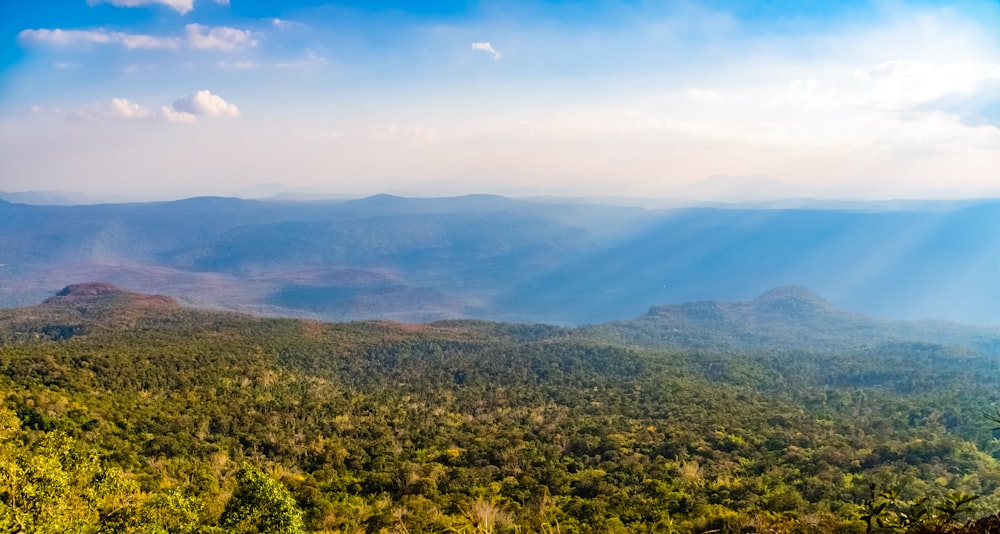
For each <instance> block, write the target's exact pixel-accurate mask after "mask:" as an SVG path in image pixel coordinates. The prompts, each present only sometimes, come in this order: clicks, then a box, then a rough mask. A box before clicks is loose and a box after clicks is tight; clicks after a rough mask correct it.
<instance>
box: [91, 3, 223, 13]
mask: <svg viewBox="0 0 1000 534" xmlns="http://www.w3.org/2000/svg"><path fill="white" fill-rule="evenodd" d="M216 2H217V3H220V4H228V3H229V0H221V1H220V0H216ZM87 3H88V4H90V5H95V4H111V5H113V6H118V7H140V6H147V5H153V4H162V5H165V6H167V7H170V8H172V9H174V10H176V11H177V12H178V13H180V14H181V15H185V14H187V13H188V12H190V11H191V10H192V9H194V0H87Z"/></svg>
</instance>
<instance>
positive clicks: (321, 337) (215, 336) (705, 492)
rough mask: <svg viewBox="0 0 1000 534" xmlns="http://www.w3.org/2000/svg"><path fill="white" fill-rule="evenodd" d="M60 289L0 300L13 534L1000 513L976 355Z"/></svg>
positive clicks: (665, 528) (807, 524)
mask: <svg viewBox="0 0 1000 534" xmlns="http://www.w3.org/2000/svg"><path fill="white" fill-rule="evenodd" d="M64 293H65V295H63V296H60V297H55V298H53V299H50V300H49V301H48V302H46V303H45V304H42V305H40V306H36V307H32V308H23V309H18V310H0V399H2V404H0V531H2V532H11V533H14V532H81V533H82V532H144V533H160V532H180V533H194V532H206V533H208V532H292V533H294V532H343V533H355V532H401V533H414V534H415V533H418V532H461V533H488V532H507V533H514V532H525V533H526V532H541V533H575V532H579V533H585V532H645V533H654V532H663V533H670V532H707V531H721V532H771V531H774V532H816V533H825V532H844V533H862V532H865V531H866V530H868V531H871V532H903V531H921V530H922V531H935V530H942V529H944V528H946V527H947V526H948V525H957V524H961V523H962V522H964V521H966V520H968V519H971V518H975V517H981V516H986V515H989V514H992V513H995V512H996V511H997V510H1000V498H998V488H1000V463H998V458H1000V441H998V439H997V436H996V435H994V431H993V430H992V427H994V426H996V423H994V422H992V421H991V420H990V419H989V418H988V417H987V416H988V415H989V414H995V413H997V412H996V411H995V406H997V403H998V401H1000V368H998V362H997V359H996V355H995V354H993V353H991V352H990V351H988V350H983V349H982V346H983V343H982V339H978V340H976V341H975V342H974V343H971V344H967V345H963V344H960V343H957V342H956V343H954V344H940V343H929V342H926V341H903V340H888V341H886V340H875V341H874V342H873V341H871V339H868V340H866V339H858V340H857V343H856V344H854V348H845V346H849V345H851V343H848V342H847V341H843V340H842V341H843V342H842V343H837V344H832V345H831V346H835V347H836V350H830V349H827V348H825V347H824V346H822V345H821V344H819V343H816V344H815V345H814V346H813V347H812V348H808V349H807V348H802V347H803V344H801V343H799V344H797V345H796V346H795V347H793V348H788V347H782V346H776V347H772V348H767V347H762V346H761V347H756V348H753V349H746V350H737V349H734V348H733V346H732V344H730V343H723V342H720V343H719V344H718V345H717V346H713V345H712V344H711V343H710V342H709V341H710V338H706V337H705V336H700V337H699V341H698V343H697V345H696V346H687V347H685V346H683V345H678V344H675V345H667V344H663V343H653V342H650V341H649V336H650V333H649V332H650V330H649V328H648V325H647V327H644V328H642V329H639V330H641V332H642V337H629V335H630V334H629V332H630V331H629V330H628V329H627V328H624V327H623V326H622V325H617V326H609V327H589V328H581V329H567V328H558V327H552V326H544V325H513V324H500V323H486V322H442V323H432V324H427V325H405V324H396V323H381V322H364V323H337V324H328V323H319V322H313V321H306V320H297V319H268V318H256V317H249V316H242V315H236V314H228V313H217V312H208V311H198V310H190V309H184V308H181V307H179V306H177V305H176V304H175V303H173V302H172V301H171V300H170V299H168V298H164V297H150V296H140V295H133V294H129V293H125V292H122V291H118V290H114V289H111V288H105V287H101V286H89V287H87V288H83V289H81V288H77V290H76V291H75V292H74V291H68V292H64ZM775 326H776V327H777V328H785V329H786V330H787V328H788V327H787V326H782V325H775ZM845 335H848V334H846V333H845ZM853 335H855V336H856V335H857V334H856V333H855V334H853ZM720 336H721V333H720ZM720 339H723V338H722V337H720ZM956 339H957V338H956ZM706 340H707V341H706ZM852 343H853V342H852Z"/></svg>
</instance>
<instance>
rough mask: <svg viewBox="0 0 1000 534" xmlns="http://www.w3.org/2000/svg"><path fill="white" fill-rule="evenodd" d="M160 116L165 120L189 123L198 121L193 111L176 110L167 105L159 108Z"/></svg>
mask: <svg viewBox="0 0 1000 534" xmlns="http://www.w3.org/2000/svg"><path fill="white" fill-rule="evenodd" d="M160 117H162V118H163V120H165V121H167V122H183V123H189V124H190V123H192V122H198V117H196V116H195V115H194V114H193V113H188V112H186V111H176V110H174V109H171V108H169V107H167V106H163V107H162V108H160Z"/></svg>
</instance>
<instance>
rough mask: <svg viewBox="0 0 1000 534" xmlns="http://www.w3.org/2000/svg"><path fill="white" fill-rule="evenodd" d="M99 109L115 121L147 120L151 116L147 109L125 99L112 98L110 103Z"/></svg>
mask: <svg viewBox="0 0 1000 534" xmlns="http://www.w3.org/2000/svg"><path fill="white" fill-rule="evenodd" d="M99 109H100V110H101V111H102V112H103V113H104V114H105V115H106V116H108V117H111V118H115V119H128V120H131V119H146V118H149V116H150V114H149V112H148V111H146V109H145V108H143V107H142V106H140V105H139V104H136V103H134V102H130V101H129V100H127V99H124V98H112V99H111V102H110V103H107V104H102V105H101V106H100V107H99Z"/></svg>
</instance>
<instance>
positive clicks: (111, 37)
mask: <svg viewBox="0 0 1000 534" xmlns="http://www.w3.org/2000/svg"><path fill="white" fill-rule="evenodd" d="M184 29H185V37H184V38H179V37H160V36H154V35H146V34H140V33H124V32H115V31H107V30H104V29H97V30H63V29H59V28H56V29H37V30H35V29H31V30H23V31H21V33H20V34H18V38H19V39H20V40H21V42H23V43H30V44H43V45H51V46H71V45H76V44H81V43H93V44H101V45H122V46H124V47H125V48H129V49H137V48H144V49H177V48H181V47H185V46H186V47H188V48H193V49H197V50H210V49H216V50H227V51H229V50H239V49H242V48H253V47H255V46H257V39H255V38H254V37H253V33H252V32H250V31H249V30H240V29H237V28H231V27H229V26H203V25H201V24H188V25H187V26H185V27H184Z"/></svg>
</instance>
